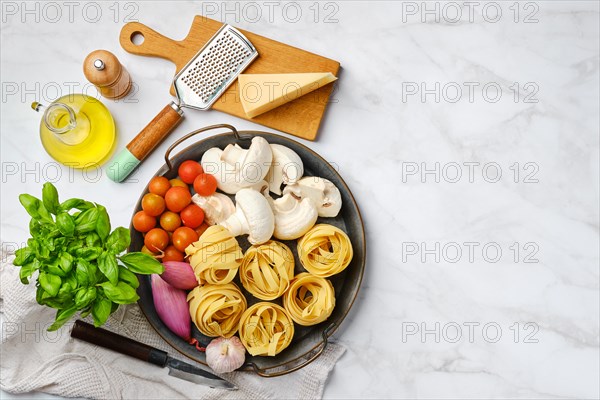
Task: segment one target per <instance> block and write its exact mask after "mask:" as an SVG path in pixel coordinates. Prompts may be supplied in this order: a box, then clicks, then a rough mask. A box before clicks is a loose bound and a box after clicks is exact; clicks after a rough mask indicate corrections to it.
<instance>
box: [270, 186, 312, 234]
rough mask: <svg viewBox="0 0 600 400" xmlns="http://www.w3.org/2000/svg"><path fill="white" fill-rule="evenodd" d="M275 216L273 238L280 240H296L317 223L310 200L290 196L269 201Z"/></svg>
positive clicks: (285, 195) (286, 195)
mask: <svg viewBox="0 0 600 400" xmlns="http://www.w3.org/2000/svg"><path fill="white" fill-rule="evenodd" d="M271 206H272V207H273V214H274V215H275V230H274V233H273V234H274V236H275V237H276V238H277V239H281V240H292V239H298V238H299V237H301V236H302V235H304V234H305V233H306V232H308V231H309V230H310V228H312V227H313V226H314V225H315V222H317V218H318V213H317V207H316V206H315V203H314V202H313V201H312V200H311V199H310V198H304V199H298V198H296V197H294V196H292V195H291V194H284V195H283V197H281V198H279V199H276V200H273V201H271Z"/></svg>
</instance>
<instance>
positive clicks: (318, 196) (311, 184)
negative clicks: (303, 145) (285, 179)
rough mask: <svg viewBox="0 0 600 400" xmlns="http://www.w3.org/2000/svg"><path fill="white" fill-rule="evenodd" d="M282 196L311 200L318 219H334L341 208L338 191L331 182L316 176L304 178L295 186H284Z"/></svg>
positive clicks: (340, 198)
mask: <svg viewBox="0 0 600 400" xmlns="http://www.w3.org/2000/svg"><path fill="white" fill-rule="evenodd" d="M283 194H284V196H285V195H286V194H291V195H293V196H294V197H296V198H298V199H306V198H308V199H311V200H312V201H313V202H314V203H315V204H316V206H317V211H318V212H319V217H335V216H337V215H338V213H339V212H340V209H341V208H342V195H341V194H340V191H339V189H338V188H337V187H336V186H335V185H334V184H333V183H332V182H331V181H329V180H327V179H325V178H319V177H317V176H305V177H304V178H302V179H300V180H299V181H298V182H296V183H295V184H293V185H288V186H286V187H285V188H284V189H283Z"/></svg>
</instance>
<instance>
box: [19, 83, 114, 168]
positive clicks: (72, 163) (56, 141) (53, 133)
mask: <svg viewBox="0 0 600 400" xmlns="http://www.w3.org/2000/svg"><path fill="white" fill-rule="evenodd" d="M31 106H32V108H33V109H34V110H36V111H40V109H42V108H44V109H45V110H44V115H43V118H42V121H41V123H40V137H41V139H42V145H43V146H44V149H46V152H48V154H49V155H50V156H51V157H52V158H54V159H55V160H56V161H58V162H60V163H62V164H64V165H67V166H69V167H73V168H95V167H98V166H100V165H101V164H103V163H104V162H106V161H107V160H108V158H109V157H110V155H111V153H112V151H113V150H114V147H115V142H116V132H115V123H114V120H113V118H112V116H111V115H110V112H109V111H108V109H107V108H106V107H105V106H104V104H102V103H101V102H100V101H99V100H97V99H95V98H93V97H89V96H86V95H83V94H69V95H66V96H63V97H61V98H59V99H58V100H56V101H55V102H54V103H52V104H50V105H49V106H48V107H44V106H43V105H41V104H39V103H33V104H32V105H31Z"/></svg>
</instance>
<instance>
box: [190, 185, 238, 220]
mask: <svg viewBox="0 0 600 400" xmlns="http://www.w3.org/2000/svg"><path fill="white" fill-rule="evenodd" d="M192 201H193V202H194V203H195V204H196V205H198V207H200V208H201V209H202V211H204V220H205V221H206V223H207V224H208V225H216V224H218V223H220V222H223V221H225V220H226V219H227V218H229V216H230V215H231V214H233V213H234V212H235V204H233V201H232V200H231V199H230V198H229V196H227V195H224V194H223V193H214V194H211V195H210V196H200V195H199V194H195V195H194V196H193V197H192Z"/></svg>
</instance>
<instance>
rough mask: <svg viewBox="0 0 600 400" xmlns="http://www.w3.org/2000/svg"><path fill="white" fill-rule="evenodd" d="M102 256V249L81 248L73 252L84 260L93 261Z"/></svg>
mask: <svg viewBox="0 0 600 400" xmlns="http://www.w3.org/2000/svg"><path fill="white" fill-rule="evenodd" d="M100 254H102V247H82V248H79V249H76V250H75V255H76V256H77V257H79V258H83V259H84V260H87V261H91V260H95V259H96V258H98V257H99V256H100Z"/></svg>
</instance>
